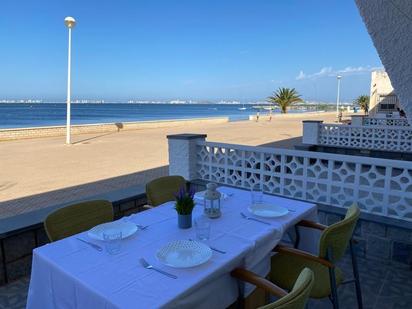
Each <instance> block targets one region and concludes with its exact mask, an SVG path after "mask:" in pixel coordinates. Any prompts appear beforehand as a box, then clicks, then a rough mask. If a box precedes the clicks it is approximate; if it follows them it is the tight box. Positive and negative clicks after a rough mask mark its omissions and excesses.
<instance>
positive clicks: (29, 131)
mask: <svg viewBox="0 0 412 309" xmlns="http://www.w3.org/2000/svg"><path fill="white" fill-rule="evenodd" d="M316 114H319V115H320V116H321V115H325V114H327V112H322V111H315V112H302V113H287V114H279V113H274V114H272V118H275V119H276V118H300V117H302V116H303V115H308V116H309V115H310V116H313V115H316ZM268 117H269V116H268V115H266V114H263V115H261V116H260V120H261V121H265V120H267V119H268ZM231 120H233V121H256V115H251V114H247V115H244V118H241V117H229V116H222V117H202V118H178V119H166V120H164V119H162V120H141V121H125V122H122V121H119V122H104V123H89V124H74V125H71V134H73V135H80V134H90V133H109V132H120V131H128V130H142V129H157V128H167V127H178V126H182V125H192V124H199V123H204V124H221V123H225V122H231ZM65 134H66V126H65V125H57V126H38V127H17V128H4V129H1V128H0V142H5V141H13V140H22V139H33V138H44V137H58V136H64V135H65Z"/></svg>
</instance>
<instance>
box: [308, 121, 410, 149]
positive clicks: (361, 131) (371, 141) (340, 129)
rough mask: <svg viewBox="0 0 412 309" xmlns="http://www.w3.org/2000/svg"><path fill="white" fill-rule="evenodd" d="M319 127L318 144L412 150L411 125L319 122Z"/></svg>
mask: <svg viewBox="0 0 412 309" xmlns="http://www.w3.org/2000/svg"><path fill="white" fill-rule="evenodd" d="M319 128H320V130H319V139H318V143H317V145H325V146H334V147H348V148H358V149H369V150H381V151H403V152H412V128H410V127H396V126H369V127H368V126H349V125H344V124H319ZM304 135H305V132H304Z"/></svg>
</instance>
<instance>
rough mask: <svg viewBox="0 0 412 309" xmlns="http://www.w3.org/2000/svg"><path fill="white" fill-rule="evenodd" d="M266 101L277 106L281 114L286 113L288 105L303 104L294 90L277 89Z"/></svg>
mask: <svg viewBox="0 0 412 309" xmlns="http://www.w3.org/2000/svg"><path fill="white" fill-rule="evenodd" d="M267 101H268V102H269V103H272V104H277V105H279V107H280V110H281V112H282V113H283V114H285V113H287V109H288V107H289V106H290V105H292V104H294V103H298V102H303V100H302V99H301V98H300V95H299V94H298V92H297V91H296V90H295V88H279V89H278V90H277V91H276V92H274V93H273V96H270V97H268V98H267Z"/></svg>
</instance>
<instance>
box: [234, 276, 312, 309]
mask: <svg viewBox="0 0 412 309" xmlns="http://www.w3.org/2000/svg"><path fill="white" fill-rule="evenodd" d="M231 274H232V276H233V277H235V278H237V279H239V280H242V281H245V282H248V283H251V284H253V285H255V286H257V287H258V288H261V289H263V290H264V291H266V292H267V293H270V294H272V295H274V296H277V297H280V299H278V300H277V301H275V302H274V303H271V304H268V305H265V306H263V307H260V309H303V308H305V305H306V302H307V300H308V298H309V295H310V291H311V290H312V287H313V284H314V281H315V278H314V275H313V271H311V270H310V269H309V268H305V269H303V270H302V271H301V272H300V274H299V276H298V278H297V279H296V282H295V283H294V285H293V287H292V288H291V290H290V293H286V291H285V290H283V289H281V288H280V287H278V286H276V285H275V284H273V283H272V282H270V281H269V280H266V279H264V278H262V277H259V276H258V275H256V274H254V273H252V272H250V271H248V270H245V269H241V268H237V269H235V270H234V271H233V272H232V273H231Z"/></svg>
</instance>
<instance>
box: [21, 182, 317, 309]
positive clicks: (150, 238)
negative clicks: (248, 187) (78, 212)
mask: <svg viewBox="0 0 412 309" xmlns="http://www.w3.org/2000/svg"><path fill="white" fill-rule="evenodd" d="M221 191H224V192H226V193H228V194H229V195H231V196H229V197H228V198H227V199H226V200H225V201H223V202H222V217H221V218H219V219H214V220H211V239H210V245H211V246H213V247H216V248H219V249H221V250H224V251H226V252H227V253H226V254H221V253H218V252H213V257H212V259H211V260H210V261H209V262H207V263H206V264H203V265H201V266H199V267H195V268H190V269H174V268H171V267H168V266H164V265H162V264H160V263H159V262H158V261H157V260H156V257H155V254H156V252H157V250H158V249H159V248H160V247H162V246H163V245H165V244H166V243H168V242H169V241H171V240H176V239H189V238H195V230H194V228H191V229H188V230H181V229H179V228H177V215H176V212H175V210H174V209H173V206H174V203H166V204H164V205H161V206H159V207H156V208H154V209H151V210H148V211H144V212H141V213H139V214H135V215H132V216H130V217H128V218H127V219H128V220H130V221H133V222H135V223H137V224H143V225H149V227H148V228H147V229H145V230H143V231H138V232H137V233H136V234H135V235H134V236H132V237H130V238H128V239H126V240H123V241H122V249H121V253H119V254H117V255H109V254H107V253H106V252H99V251H96V250H94V249H93V248H91V247H89V246H88V245H87V244H84V243H82V242H80V241H78V240H76V239H75V238H74V237H69V238H66V239H63V240H61V241H57V242H54V243H52V244H48V245H45V246H42V247H40V248H37V249H35V250H34V252H33V267H32V274H31V280H30V288H29V295H28V302H27V308H30V309H32V308H35V309H38V308H41V309H48V308H50V309H51V308H93V309H100V308H105V309H111V308H133V309H135V308H159V307H164V308H166V307H167V308H209V309H210V308H225V307H227V306H229V305H230V304H231V303H233V302H234V301H235V300H236V298H237V296H238V283H237V282H236V280H234V279H233V278H231V276H230V271H231V270H233V269H234V268H236V267H245V268H247V269H250V270H253V271H255V272H257V273H259V274H261V275H266V274H267V273H268V271H269V268H270V252H271V249H272V248H273V247H274V246H276V244H277V243H278V242H279V241H280V239H281V238H282V235H283V234H284V232H285V231H286V229H287V228H289V227H291V226H293V225H294V224H295V223H297V222H298V221H299V220H301V219H303V218H308V219H316V206H315V205H314V204H309V203H304V202H299V201H295V200H290V199H284V198H280V197H275V196H265V200H266V201H267V202H270V203H276V204H278V205H281V206H285V207H287V208H289V209H292V210H295V211H294V212H289V214H287V215H286V216H283V217H280V218H274V219H264V220H265V221H268V222H270V223H271V225H270V226H269V225H265V224H262V223H259V222H255V221H250V220H246V219H243V218H242V217H241V216H240V212H241V211H242V212H244V213H248V211H247V207H248V205H249V204H250V193H249V192H248V191H243V190H239V189H234V188H227V187H224V188H221ZM202 211H203V208H202V205H201V203H199V205H198V206H196V207H195V210H194V212H193V216H194V217H196V216H199V215H201V214H202ZM76 237H81V238H83V239H86V240H90V239H88V237H87V233H81V234H79V235H76ZM95 242H96V243H99V242H98V241H95ZM302 244H303V245H304V246H305V249H310V251H313V250H314V248H315V247H316V236H315V235H314V234H312V233H304V234H303V235H302ZM99 245H101V246H102V247H104V244H103V243H99ZM141 257H144V258H145V259H146V260H147V261H149V262H150V263H151V264H153V265H156V266H158V267H160V268H162V269H164V270H166V271H168V272H170V273H173V274H175V275H176V276H178V279H171V278H168V277H165V276H164V275H162V274H160V273H157V272H155V271H152V270H147V269H145V268H143V267H142V266H141V265H140V264H139V258H141ZM246 290H247V289H246Z"/></svg>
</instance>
